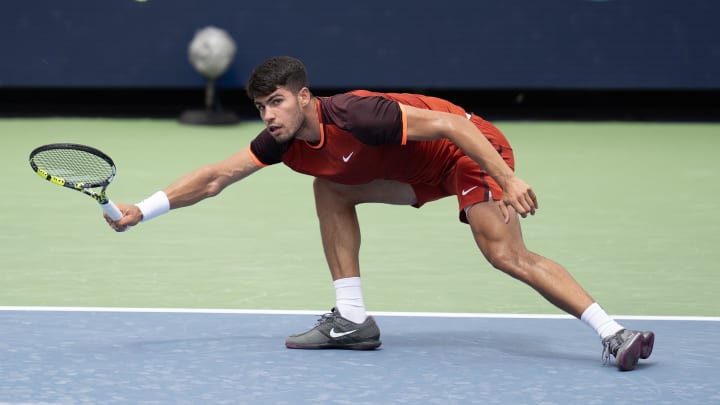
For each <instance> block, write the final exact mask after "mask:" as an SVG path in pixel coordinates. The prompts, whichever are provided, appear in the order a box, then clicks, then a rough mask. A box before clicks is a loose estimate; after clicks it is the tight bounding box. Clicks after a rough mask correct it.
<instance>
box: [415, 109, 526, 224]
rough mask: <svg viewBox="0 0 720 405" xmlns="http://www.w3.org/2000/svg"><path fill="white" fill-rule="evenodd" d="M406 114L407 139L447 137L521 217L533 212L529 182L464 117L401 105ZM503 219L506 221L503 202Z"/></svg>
mask: <svg viewBox="0 0 720 405" xmlns="http://www.w3.org/2000/svg"><path fill="white" fill-rule="evenodd" d="M403 108H404V109H405V111H406V114H407V118H406V119H407V126H408V128H407V133H408V140H417V141H422V140H432V139H439V138H448V139H450V140H451V141H452V142H453V143H454V144H455V145H457V146H458V147H459V148H460V149H462V151H463V152H465V154H466V155H468V156H469V157H470V158H472V159H473V160H474V161H476V162H477V163H478V164H479V165H480V166H481V167H482V168H483V169H485V170H486V171H487V172H488V174H489V175H490V176H491V177H492V178H493V179H495V181H497V183H498V184H499V185H500V187H502V189H503V202H504V203H505V205H511V206H512V207H513V208H515V210H516V211H517V212H518V213H519V214H520V215H522V216H523V217H525V216H527V214H535V209H537V207H538V203H537V197H536V196H535V193H534V192H533V191H532V189H531V188H530V186H529V185H528V184H527V183H525V182H524V181H523V180H522V179H520V178H518V177H516V176H515V173H514V172H513V171H512V169H510V167H508V165H507V164H506V163H505V161H504V160H503V159H502V157H501V156H500V154H498V153H497V151H496V150H495V148H493V146H492V144H490V141H488V140H487V138H485V136H484V135H483V134H482V132H480V130H479V129H478V128H477V127H476V126H475V125H474V124H473V123H472V122H470V121H469V120H467V119H466V118H465V117H462V116H459V115H455V114H450V113H444V112H440V111H432V110H426V109H421V108H415V107H411V106H407V105H404V106H403ZM503 215H504V216H505V222H507V221H509V219H510V217H509V212H508V211H507V207H505V206H503Z"/></svg>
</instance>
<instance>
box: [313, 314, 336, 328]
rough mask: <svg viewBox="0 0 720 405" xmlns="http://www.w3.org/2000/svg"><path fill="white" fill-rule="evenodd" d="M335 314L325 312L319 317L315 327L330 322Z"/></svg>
mask: <svg viewBox="0 0 720 405" xmlns="http://www.w3.org/2000/svg"><path fill="white" fill-rule="evenodd" d="M335 316H336V315H335V313H334V312H326V313H324V314H322V316H320V318H319V319H318V320H317V324H316V326H317V325H320V324H323V323H325V322H330V321H331V320H333V319H335Z"/></svg>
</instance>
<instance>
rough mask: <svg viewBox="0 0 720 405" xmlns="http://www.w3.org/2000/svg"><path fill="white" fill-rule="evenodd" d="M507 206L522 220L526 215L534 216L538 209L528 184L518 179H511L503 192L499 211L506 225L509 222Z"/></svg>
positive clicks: (533, 193) (535, 198)
mask: <svg viewBox="0 0 720 405" xmlns="http://www.w3.org/2000/svg"><path fill="white" fill-rule="evenodd" d="M508 206H511V207H513V208H514V209H515V211H517V213H518V214H520V216H522V217H523V218H525V217H527V215H528V214H530V215H535V210H536V209H538V207H539V206H538V202H537V196H535V192H534V191H533V190H532V188H530V185H529V184H527V183H525V182H524V181H523V180H522V179H520V178H518V177H513V178H511V179H510V180H509V181H508V182H507V184H506V185H505V190H503V204H502V205H501V208H500V209H501V210H502V214H503V218H504V219H505V223H506V224H507V223H509V222H510V210H509V209H508Z"/></svg>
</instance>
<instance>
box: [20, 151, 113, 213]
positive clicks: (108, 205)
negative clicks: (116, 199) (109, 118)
mask: <svg viewBox="0 0 720 405" xmlns="http://www.w3.org/2000/svg"><path fill="white" fill-rule="evenodd" d="M57 149H71V150H79V151H83V152H87V153H90V154H92V155H95V156H97V157H99V158H100V159H102V160H104V161H105V162H106V163H108V164H109V165H110V170H111V174H110V176H109V177H108V178H106V179H105V180H103V181H100V182H80V183H75V182H72V181H69V180H66V179H64V178H63V177H61V176H56V175H54V174H51V173H49V172H47V171H46V170H44V169H43V168H41V167H38V165H37V164H36V163H35V160H34V157H35V155H37V154H38V153H40V152H44V151H48V150H57ZM28 160H29V161H30V167H31V168H32V169H33V171H34V172H35V173H37V174H38V175H39V176H40V177H42V178H43V179H45V180H47V181H49V182H51V183H53V184H57V185H58V186H62V187H65V188H69V189H71V190H76V191H80V192H81V193H83V194H85V195H88V196H90V197H92V198H93V199H95V201H97V202H98V203H99V204H100V206H101V207H102V209H103V211H105V213H106V214H107V215H108V216H109V217H110V218H111V219H112V220H113V221H117V220H118V219H120V218H122V216H123V215H122V212H120V210H119V209H118V207H117V206H116V205H115V203H113V202H112V201H111V200H110V199H108V197H107V195H106V192H105V190H106V189H107V187H108V185H110V183H111V182H112V181H113V179H114V178H115V174H116V172H117V169H116V168H115V162H113V160H112V158H110V156H108V155H107V154H105V153H104V152H102V151H101V150H99V149H96V148H93V147H92V146H87V145H81V144H76V143H52V144H48V145H43V146H39V147H37V148H35V149H33V150H32V152H30V157H29V159H28ZM97 188H100V191H99V192H97V191H94V190H93V189H97Z"/></svg>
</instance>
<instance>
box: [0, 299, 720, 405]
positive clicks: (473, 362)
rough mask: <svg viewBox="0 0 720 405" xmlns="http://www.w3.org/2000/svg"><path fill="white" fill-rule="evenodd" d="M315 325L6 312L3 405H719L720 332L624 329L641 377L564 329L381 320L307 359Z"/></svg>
mask: <svg viewBox="0 0 720 405" xmlns="http://www.w3.org/2000/svg"><path fill="white" fill-rule="evenodd" d="M316 318H317V317H316V316H313V315H306V314H300V315H298V314H272V313H250V314H245V313H243V314H238V313H182V312H121V311H119V312H114V311H111V312H105V311H87V310H85V311H27V310H13V309H9V310H8V309H6V310H3V311H0V325H2V326H1V328H2V329H0V375H2V378H1V379H0V403H3V404H6V403H9V404H12V403H18V404H19V403H22V404H28V403H40V404H166V403H172V404H211V403H212V404H247V403H261V404H319V403H336V404H384V403H398V404H420V403H423V404H452V403H488V404H538V403H542V404H577V403H583V404H608V403H620V402H628V403H645V402H648V403H650V402H652V403H657V404H675V403H720V388H719V387H720V384H718V381H720V375H719V373H718V370H719V368H720V351H718V350H717V347H718V346H717V342H718V341H720V322H718V321H717V319H715V318H708V319H707V320H662V319H647V320H640V319H626V320H622V321H621V322H622V323H623V324H624V325H625V326H627V327H630V328H633V329H652V330H654V331H655V332H656V334H657V338H656V344H655V350H654V352H653V355H652V357H651V358H650V359H648V360H646V361H641V363H640V365H639V367H638V369H636V370H635V371H632V372H619V371H617V369H616V368H615V367H610V366H602V365H601V359H600V353H601V345H600V343H599V339H598V338H597V336H596V335H595V334H594V332H593V331H592V330H590V329H589V328H588V327H586V326H585V325H584V324H582V323H581V322H580V321H577V320H574V319H567V318H499V317H440V316H437V317H433V316H430V317H427V316H424V317H418V316H393V315H387V314H378V315H376V319H377V321H378V323H379V325H380V328H381V331H382V340H383V345H382V347H381V349H380V350H376V351H371V352H354V351H337V350H329V351H305V350H289V349H286V348H285V347H284V339H285V336H286V335H288V334H290V333H294V332H299V331H302V330H305V329H308V328H309V327H310V326H312V325H313V323H314V321H315V320H316Z"/></svg>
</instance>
